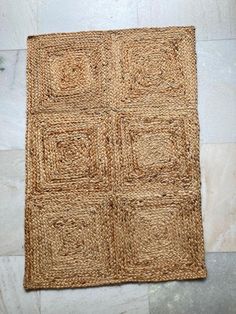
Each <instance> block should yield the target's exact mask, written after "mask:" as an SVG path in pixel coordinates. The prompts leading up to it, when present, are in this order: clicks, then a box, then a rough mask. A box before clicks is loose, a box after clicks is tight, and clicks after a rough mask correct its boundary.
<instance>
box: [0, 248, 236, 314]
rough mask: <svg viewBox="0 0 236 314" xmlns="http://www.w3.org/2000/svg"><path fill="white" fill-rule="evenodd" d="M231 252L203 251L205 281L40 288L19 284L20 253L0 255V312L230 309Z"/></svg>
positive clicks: (201, 312)
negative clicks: (29, 289) (204, 252)
mask: <svg viewBox="0 0 236 314" xmlns="http://www.w3.org/2000/svg"><path fill="white" fill-rule="evenodd" d="M235 261H236V253H208V254H207V255H206V262H207V269H208V278H207V279H206V280H193V281H173V282H163V283H152V284H151V283H150V284H145V283H144V284H125V285H116V286H106V287H95V288H82V289H64V290H42V291H31V292H25V291H24V290H23V288H22V278H23V271H24V257H23V256H4V257H0V292H1V293H0V313H4V314H5V313H23V314H34V313H35V314H36V313H37V314H38V313H41V314H64V313H66V314H123V313H126V314H148V313H150V314H159V313H165V314H169V313H171V314H172V313H173V314H180V313H181V314H185V313H186V314H188V313H194V314H195V313H196V314H222V313H224V314H234V313H235V308H236V298H235V295H236V269H235Z"/></svg>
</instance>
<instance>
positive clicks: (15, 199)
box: [0, 151, 25, 255]
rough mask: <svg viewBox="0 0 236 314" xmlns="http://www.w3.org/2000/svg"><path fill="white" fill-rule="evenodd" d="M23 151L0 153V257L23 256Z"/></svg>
mask: <svg viewBox="0 0 236 314" xmlns="http://www.w3.org/2000/svg"><path fill="white" fill-rule="evenodd" d="M24 170H25V169H24V151H0V200H1V201H0V225H1V227H0V255H23V254H24V251H23V241H24Z"/></svg>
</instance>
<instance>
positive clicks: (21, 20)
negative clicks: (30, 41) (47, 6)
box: [0, 0, 37, 50]
mask: <svg viewBox="0 0 236 314" xmlns="http://www.w3.org/2000/svg"><path fill="white" fill-rule="evenodd" d="M36 32H37V0H21V1H18V0H1V2H0V49H1V50H2V49H5V50H7V49H23V48H25V47H26V38H27V36H28V35H32V34H35V33H36Z"/></svg>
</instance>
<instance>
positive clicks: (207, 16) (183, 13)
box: [38, 0, 236, 39]
mask: <svg viewBox="0 0 236 314" xmlns="http://www.w3.org/2000/svg"><path fill="white" fill-rule="evenodd" d="M235 19H236V3H235V1H234V0H226V1H218V0H200V1H195V0H189V1H186V0H177V1H176V0H169V1H164V0H162V1H156V0H139V1H138V0H99V1H93V0H87V1H77V0H67V1H63V0H58V1H47V0H42V1H40V2H39V11H38V31H39V33H49V32H66V31H82V30H95V29H116V28H128V27H150V26H153V27H158V26H169V25H194V26H196V28H197V37H198V39H223V38H233V37H236V23H235Z"/></svg>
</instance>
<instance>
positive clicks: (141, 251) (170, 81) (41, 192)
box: [24, 27, 206, 289]
mask: <svg viewBox="0 0 236 314" xmlns="http://www.w3.org/2000/svg"><path fill="white" fill-rule="evenodd" d="M196 85H197V84H196V55H195V30H194V28H193V27H167V28H149V29H128V30H116V31H94V32H80V33H59V34H49V35H39V36H31V37H29V38H28V54H27V147H26V209H25V251H26V263H25V278H24V286H25V288H26V289H41V288H66V287H83V286H97V285H104V284H113V283H122V282H141V281H146V282H147V281H149V282H151V281H153V282H154V281H165V280H182V279H195V278H204V277H206V268H205V263H204V245H203V230H202V219H201V198H200V170H199V169H200V168H199V124H198V115H197V106H196V104H197V96H196V94H197V91H196Z"/></svg>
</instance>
